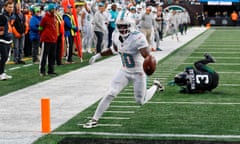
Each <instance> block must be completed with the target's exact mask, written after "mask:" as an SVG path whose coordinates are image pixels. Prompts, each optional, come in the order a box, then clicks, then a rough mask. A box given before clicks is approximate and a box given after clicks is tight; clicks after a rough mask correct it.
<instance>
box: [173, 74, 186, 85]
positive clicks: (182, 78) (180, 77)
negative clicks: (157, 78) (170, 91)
mask: <svg viewBox="0 0 240 144" xmlns="http://www.w3.org/2000/svg"><path fill="white" fill-rule="evenodd" d="M187 79H188V78H187V73H186V72H181V73H179V74H177V75H176V76H175V77H174V82H175V83H176V84H177V85H178V86H184V85H186V84H187Z"/></svg>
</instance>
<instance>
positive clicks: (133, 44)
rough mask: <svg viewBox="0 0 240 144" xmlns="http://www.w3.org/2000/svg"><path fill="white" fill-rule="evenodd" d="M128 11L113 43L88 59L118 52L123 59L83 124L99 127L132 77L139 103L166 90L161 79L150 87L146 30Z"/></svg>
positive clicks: (123, 12)
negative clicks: (140, 28)
mask: <svg viewBox="0 0 240 144" xmlns="http://www.w3.org/2000/svg"><path fill="white" fill-rule="evenodd" d="M127 14H128V11H127V10H125V9H124V10H123V11H121V12H120V13H119V15H118V18H117V21H116V22H117V30H115V31H114V32H113V36H112V40H113V46H112V47H111V48H110V49H106V50H105V51H102V52H100V53H98V54H96V55H95V56H92V57H91V59H90V61H89V63H90V64H93V63H94V62H95V61H96V60H97V59H99V58H101V57H102V56H109V55H113V54H119V56H120V57H121V60H122V67H121V68H120V70H119V71H118V72H117V74H116V75H115V76H114V78H113V80H112V83H111V86H110V88H109V92H108V93H107V95H106V96H104V97H103V98H102V100H101V101H100V103H99V104H98V107H97V109H96V111H95V114H94V116H93V117H92V119H91V120H89V121H88V122H87V123H86V124H84V125H83V127H84V128H92V127H96V126H97V123H98V120H99V119H100V118H101V116H102V115H103V113H104V111H105V110H107V109H108V107H109V105H110V103H111V102H112V100H113V99H114V98H115V97H116V96H117V95H118V94H119V93H120V92H121V90H123V89H124V88H125V87H126V86H127V85H128V83H129V82H130V81H132V82H133V85H134V96H135V100H136V102H137V103H138V104H140V105H143V104H145V103H147V102H148V101H149V100H150V99H151V98H152V96H153V95H154V94H155V92H156V91H157V90H159V91H163V90H164V87H163V85H161V83H160V81H159V80H154V82H153V85H152V86H151V87H150V88H149V89H147V87H146V86H147V84H146V82H147V80H146V74H145V73H144V70H143V61H144V58H146V57H147V56H149V55H150V53H149V48H148V42H147V40H146V38H145V36H144V34H143V33H141V32H139V31H137V30H136V29H135V26H134V24H135V23H134V22H133V21H132V20H131V19H129V18H128V17H127Z"/></svg>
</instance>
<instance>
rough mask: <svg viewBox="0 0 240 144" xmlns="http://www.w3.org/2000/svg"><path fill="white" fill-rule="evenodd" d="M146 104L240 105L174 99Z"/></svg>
mask: <svg viewBox="0 0 240 144" xmlns="http://www.w3.org/2000/svg"><path fill="white" fill-rule="evenodd" d="M113 102H115V103H136V102H135V101H113ZM147 104H185V105H186V104H188V105H240V102H239V103H237V102H236V103H234V102H174V101H170V102H168V101H154V102H153V101H149V102H148V103H147Z"/></svg>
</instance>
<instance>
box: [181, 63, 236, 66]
mask: <svg viewBox="0 0 240 144" xmlns="http://www.w3.org/2000/svg"><path fill="white" fill-rule="evenodd" d="M182 64H192V63H182ZM214 65H229V66H239V65H240V63H214Z"/></svg>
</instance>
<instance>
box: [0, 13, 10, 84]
mask: <svg viewBox="0 0 240 144" xmlns="http://www.w3.org/2000/svg"><path fill="white" fill-rule="evenodd" d="M7 33H8V21H7V18H6V17H5V16H4V15H2V14H1V15H0V80H7V79H11V78H12V76H10V75H7V74H6V73H5V72H4V70H5V65H6V61H7V59H8V52H9V45H10V44H11V43H12V40H11V39H9V38H7Z"/></svg>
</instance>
